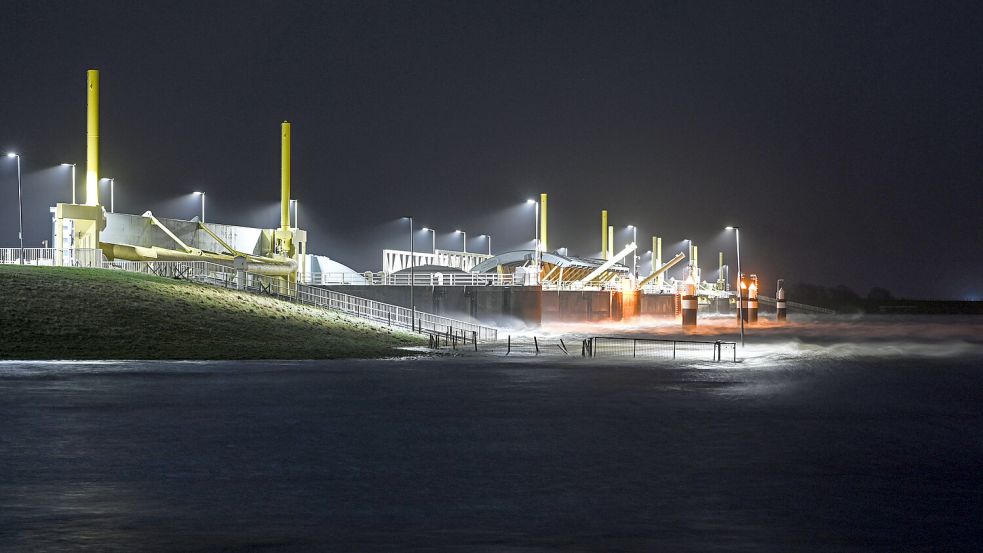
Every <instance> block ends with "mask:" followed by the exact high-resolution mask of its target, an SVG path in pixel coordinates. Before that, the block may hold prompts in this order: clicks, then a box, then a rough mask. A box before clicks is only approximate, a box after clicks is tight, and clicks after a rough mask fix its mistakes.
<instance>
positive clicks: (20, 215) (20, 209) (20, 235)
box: [7, 152, 24, 265]
mask: <svg viewBox="0 0 983 553" xmlns="http://www.w3.org/2000/svg"><path fill="white" fill-rule="evenodd" d="M7 157H14V158H17V224H18V231H17V239H18V240H20V264H21V265H23V264H24V203H23V193H22V188H21V180H20V156H19V155H18V154H15V153H13V152H10V153H8V154H7Z"/></svg>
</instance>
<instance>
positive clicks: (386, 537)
mask: <svg viewBox="0 0 983 553" xmlns="http://www.w3.org/2000/svg"><path fill="white" fill-rule="evenodd" d="M637 323H638V324H632V325H608V326H605V327H604V328H603V329H602V330H597V329H596V328H591V327H585V326H583V325H550V326H549V327H546V328H544V329H541V330H540V331H538V332H539V335H540V336H543V335H545V334H547V333H555V334H551V335H560V334H563V335H565V336H570V335H571V334H577V333H583V335H585V336H586V335H588V334H590V335H599V334H603V335H616V334H617V335H628V336H630V335H639V336H642V335H644V336H650V335H655V336H665V337H670V336H675V337H683V336H688V337H692V338H696V339H715V338H716V337H718V336H719V333H722V332H730V333H733V328H734V321H733V320H732V319H731V318H730V317H726V318H719V320H717V318H713V317H704V318H703V319H701V326H700V327H698V329H697V330H696V331H695V332H692V333H684V332H681V330H680V328H679V326H678V321H655V320H653V321H638V322H637ZM980 324H981V323H978V322H976V321H975V320H974V319H972V318H959V317H924V318H923V317H912V318H905V319H898V318H887V317H885V318H879V317H873V318H870V317H867V318H862V319H852V318H832V319H822V320H816V321H809V322H807V321H803V320H796V321H795V322H793V323H792V324H789V325H786V326H781V327H777V326H775V325H773V324H771V323H759V324H758V325H756V326H750V327H749V328H748V333H747V339H748V346H747V347H746V348H744V349H742V350H739V359H740V360H741V362H739V363H713V362H708V361H691V360H687V361H677V362H673V361H655V360H651V359H648V360H624V359H585V358H582V357H580V356H579V355H571V356H558V355H555V354H554V355H549V356H546V355H544V356H540V357H531V356H523V357H508V358H506V357H480V356H479V357H474V356H469V357H440V358H426V357H424V358H407V359H387V360H366V361H308V362H275V361H273V362H269V361H264V362H127V361H122V362H85V363H75V362H30V363H24V362H3V363H0V420H2V421H3V424H2V425H0V474H3V475H4V477H3V478H0V550H12V551H20V550H44V551H79V550H82V551H86V550H91V551H161V550H179V551H212V550H232V551H240V550H242V551H324V550H331V551H405V550H410V551H462V550H467V551H547V550H549V551H556V550H561V551H714V550H726V551H775V552H787V551H817V552H818V551H822V552H826V551H891V552H893V551H978V550H979V549H980V545H981V544H983V530H981V528H980V525H979V524H978V521H979V520H980V514H981V513H980V511H981V508H980V502H979V498H980V497H983V483H981V480H980V478H979V474H981V473H983V461H981V459H983V440H980V436H981V434H983V410H981V408H980V405H983V386H980V371H981V369H983V354H981V350H983V346H981V343H980V336H981V333H980V332H979V330H980ZM715 329H716V330H717V332H714V330H715ZM732 335H733V334H732Z"/></svg>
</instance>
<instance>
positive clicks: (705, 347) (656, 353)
mask: <svg viewBox="0 0 983 553" xmlns="http://www.w3.org/2000/svg"><path fill="white" fill-rule="evenodd" d="M725 351H726V352H727V353H729V354H730V355H727V357H731V359H732V360H733V361H735V362H736V361H737V344H736V343H735V342H722V341H720V340H717V341H713V342H709V341H695V340H668V339H658V338H614V337H607V336H595V337H593V338H587V339H586V340H584V341H583V343H582V345H581V355H583V356H584V357H634V358H637V357H655V358H661V359H679V358H687V359H693V358H698V359H699V358H703V359H705V358H706V357H710V360H711V361H721V360H723V358H724V356H725V353H724V352H725Z"/></svg>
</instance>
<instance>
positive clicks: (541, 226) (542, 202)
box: [539, 193, 549, 252]
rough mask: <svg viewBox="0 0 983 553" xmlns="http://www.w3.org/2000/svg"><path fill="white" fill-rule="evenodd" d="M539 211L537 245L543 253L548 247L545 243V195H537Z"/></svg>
mask: <svg viewBox="0 0 983 553" xmlns="http://www.w3.org/2000/svg"><path fill="white" fill-rule="evenodd" d="M539 210H540V216H539V238H540V241H539V243H540V245H541V248H540V249H541V250H542V251H544V252H545V251H549V246H547V244H549V242H547V240H546V194H545V193H543V194H540V195H539Z"/></svg>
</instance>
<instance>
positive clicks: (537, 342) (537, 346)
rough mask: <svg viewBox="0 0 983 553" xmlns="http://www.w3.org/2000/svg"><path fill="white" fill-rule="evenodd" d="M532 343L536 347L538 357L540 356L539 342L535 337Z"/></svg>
mask: <svg viewBox="0 0 983 553" xmlns="http://www.w3.org/2000/svg"><path fill="white" fill-rule="evenodd" d="M532 343H533V344H534V345H535V346H536V355H539V340H537V339H536V337H535V336H533V337H532Z"/></svg>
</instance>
